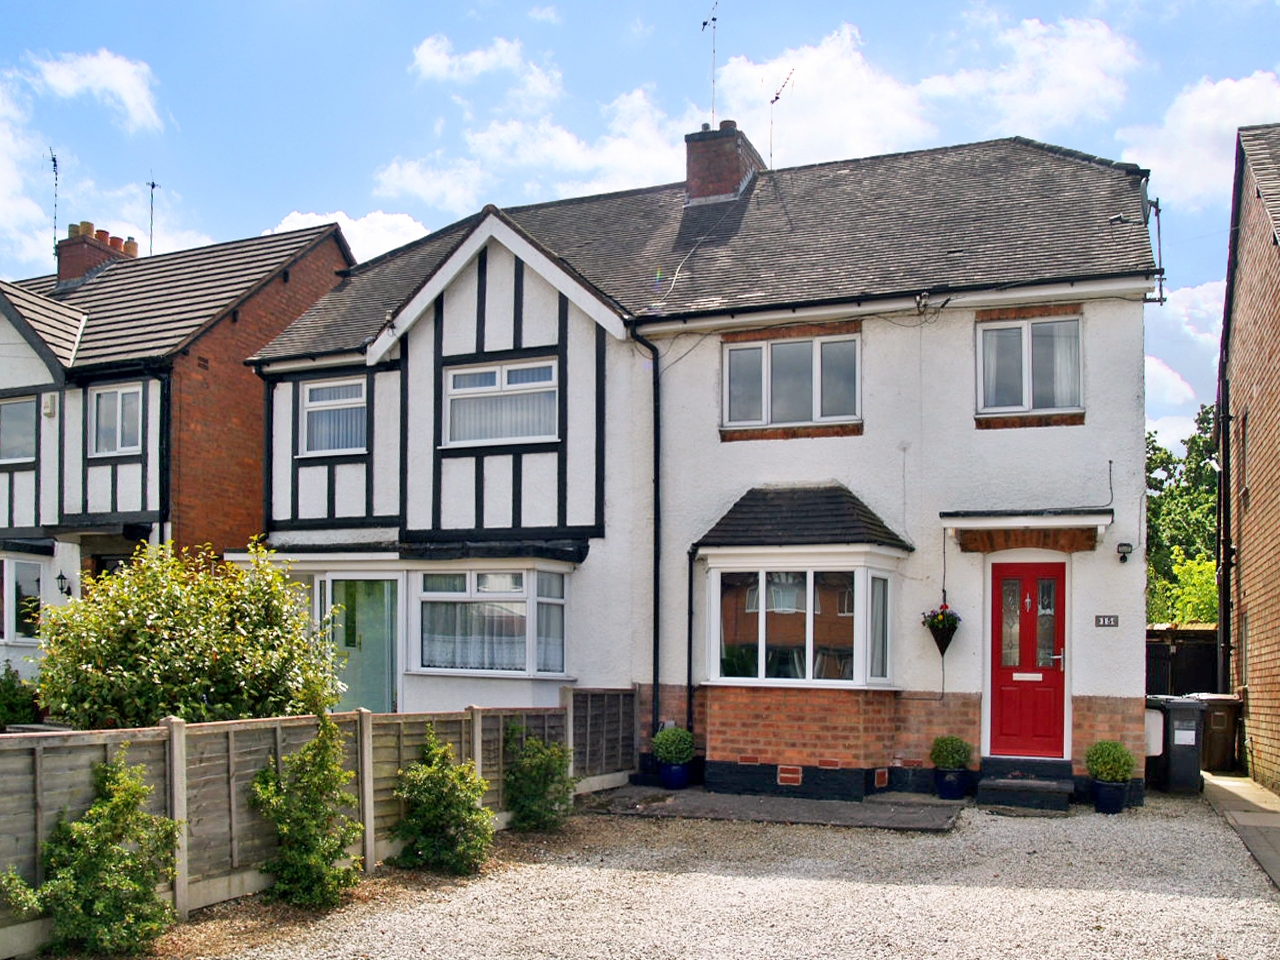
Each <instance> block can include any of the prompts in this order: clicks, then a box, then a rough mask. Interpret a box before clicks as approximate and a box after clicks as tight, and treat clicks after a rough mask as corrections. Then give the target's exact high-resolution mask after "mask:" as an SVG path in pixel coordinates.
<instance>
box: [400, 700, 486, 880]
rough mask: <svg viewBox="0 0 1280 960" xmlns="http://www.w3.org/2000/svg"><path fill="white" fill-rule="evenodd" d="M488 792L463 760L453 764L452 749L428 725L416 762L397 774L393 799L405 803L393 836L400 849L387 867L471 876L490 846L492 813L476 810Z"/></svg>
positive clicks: (482, 809) (469, 763)
mask: <svg viewBox="0 0 1280 960" xmlns="http://www.w3.org/2000/svg"><path fill="white" fill-rule="evenodd" d="M488 788H489V785H488V784H487V783H485V781H484V780H482V779H481V778H480V777H479V776H477V775H476V765H475V764H474V763H472V762H471V761H470V760H468V761H467V762H466V763H462V764H458V763H454V761H453V748H452V747H450V746H449V745H448V744H447V743H441V742H440V741H439V740H437V739H436V734H435V730H434V729H433V728H432V727H431V726H429V725H428V727H427V742H426V743H425V744H424V745H423V748H422V760H420V761H419V762H418V763H414V764H410V766H409V767H408V768H407V769H405V770H402V771H401V772H400V779H399V781H398V782H397V783H396V787H395V791H394V795H395V796H396V797H397V798H398V799H400V800H403V801H404V802H405V808H406V809H405V815H404V819H403V820H401V821H400V822H399V823H397V824H396V826H395V829H394V831H393V834H394V836H395V837H397V838H398V839H400V840H403V841H404V849H403V850H402V851H401V852H400V855H399V856H398V857H394V858H392V859H391V861H390V862H391V863H392V864H394V865H395V866H398V867H411V868H412V867H429V868H431V869H434V870H445V871H447V872H449V873H458V874H462V873H475V872H476V871H477V870H479V869H480V865H481V864H483V863H484V861H485V858H486V857H487V856H488V855H489V845H490V844H492V843H493V813H492V812H491V811H489V810H486V809H485V808H484V807H482V806H480V802H481V800H483V799H484V793H485V791H486V790H487V789H488Z"/></svg>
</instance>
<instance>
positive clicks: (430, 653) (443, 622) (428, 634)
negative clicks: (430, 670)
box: [422, 600, 527, 671]
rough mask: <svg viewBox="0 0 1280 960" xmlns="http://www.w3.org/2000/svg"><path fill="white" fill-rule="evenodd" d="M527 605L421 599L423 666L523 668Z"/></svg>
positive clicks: (457, 668) (458, 668)
mask: <svg viewBox="0 0 1280 960" xmlns="http://www.w3.org/2000/svg"><path fill="white" fill-rule="evenodd" d="M526 619H527V617H526V604H525V602H524V601H523V600H521V601H517V602H513V603H499V602H490V601H484V602H474V601H472V602H467V601H456V602H443V601H434V600H433V601H428V602H425V603H423V604H422V665H423V666H424V667H444V668H449V669H455V670H521V671H523V670H524V669H525V637H526V629H525V622H526Z"/></svg>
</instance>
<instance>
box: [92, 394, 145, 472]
mask: <svg viewBox="0 0 1280 960" xmlns="http://www.w3.org/2000/svg"><path fill="white" fill-rule="evenodd" d="M89 435H90V437H91V438H92V452H93V453H94V454H96V455H98V456H107V455H113V454H122V453H141V452H142V386H141V385H140V384H133V385H131V386H124V387H103V388H101V389H97V390H90V391H89Z"/></svg>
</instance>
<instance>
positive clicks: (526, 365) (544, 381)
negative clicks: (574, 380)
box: [444, 360, 559, 445]
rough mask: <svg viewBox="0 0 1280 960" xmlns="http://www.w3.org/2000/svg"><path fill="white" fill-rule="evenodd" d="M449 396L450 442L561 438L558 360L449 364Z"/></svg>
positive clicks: (446, 394) (447, 428)
mask: <svg viewBox="0 0 1280 960" xmlns="http://www.w3.org/2000/svg"><path fill="white" fill-rule="evenodd" d="M444 397H445V425H446V426H445V431H444V437H445V443H446V444H447V445H478V444H488V443H520V442H537V441H553V440H556V439H557V436H556V433H557V423H558V414H559V384H558V383H557V376H556V361H555V360H539V361H535V362H532V363H530V362H520V363H500V364H492V365H488V366H483V367H449V368H447V369H446V370H445V372H444Z"/></svg>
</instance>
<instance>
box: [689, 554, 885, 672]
mask: <svg viewBox="0 0 1280 960" xmlns="http://www.w3.org/2000/svg"><path fill="white" fill-rule="evenodd" d="M704 556H705V558H706V560H707V571H706V576H705V579H704V583H705V589H706V593H705V599H706V634H705V635H706V675H707V682H708V683H710V684H715V685H725V686H766V687H773V686H787V687H834V688H843V689H868V688H870V689H883V688H886V687H887V688H894V686H895V684H894V659H895V657H896V654H897V650H896V648H897V644H898V642H899V640H898V633H899V630H900V628H901V627H900V624H898V623H897V622H896V620H897V618H896V617H895V612H896V611H895V607H894V605H895V603H896V602H897V590H898V583H897V578H898V574H897V566H898V563H899V561H900V559H901V555H900V554H899V553H897V552H894V551H890V550H887V549H885V548H879V547H875V546H871V545H868V546H866V547H860V548H854V549H849V548H831V549H825V550H824V549H821V548H819V550H818V551H809V550H807V549H806V550H795V549H789V548H785V547H783V548H774V549H772V550H759V549H758V550H752V551H743V550H739V549H735V548H711V549H708V550H705V551H704ZM786 572H802V573H804V574H805V587H804V589H805V597H806V600H805V608H806V609H805V610H804V611H797V612H799V613H803V615H804V617H805V627H804V630H805V653H804V676H803V677H771V676H767V673H768V662H767V661H768V656H767V653H768V651H767V645H768V635H767V632H766V625H767V618H766V617H760V616H759V615H758V609H759V603H758V599H757V604H756V608H757V621H756V629H757V640H756V644H757V645H756V675H755V676H748V677H741V676H724V675H722V673H721V654H722V649H723V646H722V640H723V638H722V622H721V613H722V607H721V604H722V597H723V594H722V591H721V575H722V574H729V573H732V574H754V575H755V576H756V577H757V580H756V585H755V587H749V588H748V589H747V591H744V593H748V594H749V593H750V591H751V590H754V591H755V594H756V596H757V598H758V596H759V592H760V589H761V584H766V585H767V581H766V577H767V575H768V574H771V573H786ZM821 573H851V574H852V575H853V578H854V580H853V594H854V609H853V611H852V612H851V613H848V612H846V611H845V610H844V609H842V607H843V598H842V597H838V598H837V602H836V603H835V604H833V607H834V609H832V610H829V611H824V610H822V609H820V607H821V606H825V604H822V605H820V604H819V603H818V601H817V597H816V596H815V594H816V575H817V574H821ZM873 580H883V581H884V582H885V612H886V627H887V630H886V637H885V641H886V643H885V654H884V667H885V669H884V673H883V675H882V676H874V675H873V671H872V648H871V645H872V640H873V635H872V632H873V624H872V603H871V594H872V581H873ZM747 602H748V603H749V602H750V600H749V598H748V600H747ZM777 612H780V613H781V612H782V611H781V610H779V611H777ZM818 616H831V617H838V618H840V619H841V620H845V621H847V620H849V619H850V618H851V619H852V627H853V647H852V666H851V670H850V675H849V676H848V677H847V678H844V677H842V678H817V677H814V676H813V674H814V664H815V661H816V659H817V658H816V648H815V642H814V623H815V617H818Z"/></svg>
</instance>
